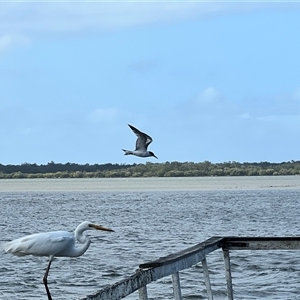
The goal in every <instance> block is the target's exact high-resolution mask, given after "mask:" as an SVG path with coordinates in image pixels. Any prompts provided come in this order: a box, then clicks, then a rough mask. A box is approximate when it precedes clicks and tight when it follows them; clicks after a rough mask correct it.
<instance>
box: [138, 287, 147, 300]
mask: <svg viewBox="0 0 300 300" xmlns="http://www.w3.org/2000/svg"><path fill="white" fill-rule="evenodd" d="M139 300H148V294H147V286H146V285H144V286H142V287H141V288H139Z"/></svg>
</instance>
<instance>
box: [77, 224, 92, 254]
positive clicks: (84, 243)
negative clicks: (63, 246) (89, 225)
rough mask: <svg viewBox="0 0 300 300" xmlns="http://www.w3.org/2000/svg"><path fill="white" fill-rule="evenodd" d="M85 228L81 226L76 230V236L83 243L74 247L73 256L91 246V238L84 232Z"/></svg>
mask: <svg viewBox="0 0 300 300" xmlns="http://www.w3.org/2000/svg"><path fill="white" fill-rule="evenodd" d="M83 232H84V230H83V229H81V228H77V229H76V230H75V232H74V236H75V238H76V239H77V240H78V242H79V243H81V244H82V245H81V246H79V247H76V248H74V249H73V256H80V255H82V254H83V253H84V252H85V251H86V250H87V249H88V248H89V246H90V244H91V240H90V239H89V238H88V237H87V236H86V235H84V234H83Z"/></svg>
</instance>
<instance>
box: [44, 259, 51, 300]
mask: <svg viewBox="0 0 300 300" xmlns="http://www.w3.org/2000/svg"><path fill="white" fill-rule="evenodd" d="M51 263H52V260H51V259H50V260H49V264H48V267H47V269H46V272H45V275H44V278H43V282H44V285H45V288H46V292H47V296H48V300H52V297H51V294H50V291H49V289H48V285H47V278H48V274H49V270H50V266H51Z"/></svg>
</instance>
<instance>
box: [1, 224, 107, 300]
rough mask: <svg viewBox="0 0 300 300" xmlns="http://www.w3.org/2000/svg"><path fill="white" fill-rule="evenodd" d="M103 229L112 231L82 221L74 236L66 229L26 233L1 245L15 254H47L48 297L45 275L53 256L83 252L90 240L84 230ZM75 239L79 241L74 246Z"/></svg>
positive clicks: (73, 254) (77, 254) (49, 297)
mask: <svg viewBox="0 0 300 300" xmlns="http://www.w3.org/2000/svg"><path fill="white" fill-rule="evenodd" d="M93 229H96V230H104V231H113V230H112V229H109V228H106V227H103V226H101V225H96V224H93V223H91V222H87V221H85V222H82V223H81V224H80V225H79V226H78V227H77V228H76V229H75V232H74V236H73V235H72V234H71V233H70V232H68V231H52V232H43V233H35V234H31V235H27V236H24V237H21V238H18V239H16V240H13V241H11V242H7V243H4V244H2V245H1V248H2V249H4V250H5V251H6V252H8V253H11V254H13V255H17V256H24V255H34V256H49V264H48V267H47V269H46V272H45V275H44V278H43V281H44V284H45V288H46V292H47V295H48V299H49V300H51V299H52V298H51V295H50V292H49V289H48V286H47V277H48V273H49V269H50V266H51V262H52V260H53V258H54V257H77V256H80V255H82V254H83V253H85V251H86V250H87V249H88V248H89V246H90V243H91V240H90V238H88V237H87V236H86V235H84V234H83V232H84V231H85V230H93ZM75 239H76V240H77V241H78V242H79V243H81V245H80V246H77V247H76V246H75Z"/></svg>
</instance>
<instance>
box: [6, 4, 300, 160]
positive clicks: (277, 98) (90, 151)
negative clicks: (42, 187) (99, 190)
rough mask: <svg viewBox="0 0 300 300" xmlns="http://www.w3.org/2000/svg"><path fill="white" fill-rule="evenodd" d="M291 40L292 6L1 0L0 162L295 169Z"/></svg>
mask: <svg viewBox="0 0 300 300" xmlns="http://www.w3.org/2000/svg"><path fill="white" fill-rule="evenodd" d="M299 37H300V2H282V3H280V2H272V1H264V2H260V1H254V2H243V1H240V2H222V1H217V2H213V1H206V2H180V1H163V2H149V1H148V2H142V1H139V2H135V1H130V2H126V1H124V2H123V1H118V2H105V1H94V2H93V1H92V2H91V1H90V2H88V1H80V2H78V1H73V2H64V1H62V2H60V1H52V2H51V1H48V2H35V1H31V2H13V3H11V2H10V3H9V2H1V3H0V90H1V97H0V104H1V105H0V147H1V159H0V163H2V164H20V163H25V162H28V163H37V164H46V163H48V162H50V161H54V162H57V163H58V162H60V163H66V162H73V163H80V164H84V163H90V164H94V163H100V164H102V163H129V164H131V163H141V162H147V161H152V162H165V161H181V162H185V161H194V162H201V161H205V160H208V161H211V162H225V161H238V162H261V161H270V162H282V161H289V160H300V152H299V148H300V139H299V137H300V59H299V53H300V38H299ZM128 123H129V124H132V125H133V126H135V127H137V128H139V129H140V130H141V131H144V132H146V133H148V134H149V135H150V136H152V138H153V143H152V144H151V145H150V146H149V150H152V151H153V152H154V153H155V154H156V156H158V158H159V160H156V159H155V158H147V159H141V158H138V157H132V156H124V155H123V151H122V150H121V149H122V148H124V149H129V150H133V148H134V147H135V135H134V134H133V133H132V132H131V130H130V128H129V127H128V126H127V124H128Z"/></svg>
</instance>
